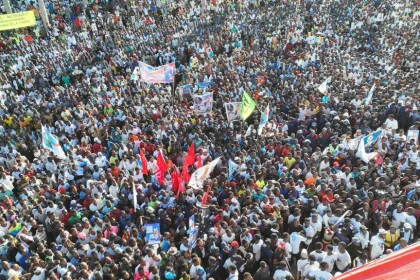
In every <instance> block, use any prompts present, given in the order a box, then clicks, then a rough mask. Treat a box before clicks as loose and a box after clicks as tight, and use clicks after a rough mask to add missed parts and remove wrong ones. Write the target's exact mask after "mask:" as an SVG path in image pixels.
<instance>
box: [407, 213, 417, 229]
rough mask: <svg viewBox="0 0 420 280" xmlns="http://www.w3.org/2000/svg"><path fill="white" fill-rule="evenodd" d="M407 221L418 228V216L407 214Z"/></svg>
mask: <svg viewBox="0 0 420 280" xmlns="http://www.w3.org/2000/svg"><path fill="white" fill-rule="evenodd" d="M405 221H406V222H407V223H409V224H410V225H411V226H412V227H413V228H416V226H417V221H416V217H414V216H410V215H406V216H405Z"/></svg>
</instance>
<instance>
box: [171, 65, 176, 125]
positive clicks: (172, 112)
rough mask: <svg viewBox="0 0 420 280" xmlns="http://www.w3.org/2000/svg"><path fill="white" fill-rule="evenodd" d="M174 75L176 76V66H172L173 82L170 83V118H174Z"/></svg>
mask: <svg viewBox="0 0 420 280" xmlns="http://www.w3.org/2000/svg"><path fill="white" fill-rule="evenodd" d="M175 74H176V64H175V66H174V80H173V82H172V92H171V103H172V104H171V117H172V118H173V117H174V98H175Z"/></svg>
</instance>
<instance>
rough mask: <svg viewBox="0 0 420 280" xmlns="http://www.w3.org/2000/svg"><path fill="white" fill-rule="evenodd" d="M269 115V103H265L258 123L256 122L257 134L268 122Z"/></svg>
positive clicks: (259, 133)
mask: <svg viewBox="0 0 420 280" xmlns="http://www.w3.org/2000/svg"><path fill="white" fill-rule="evenodd" d="M269 115H270V105H267V108H265V110H264V112H262V113H261V119H260V123H259V124H258V135H261V133H262V131H263V129H264V127H265V125H266V124H267V123H268V116H269Z"/></svg>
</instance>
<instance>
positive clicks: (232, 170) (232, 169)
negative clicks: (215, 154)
mask: <svg viewBox="0 0 420 280" xmlns="http://www.w3.org/2000/svg"><path fill="white" fill-rule="evenodd" d="M238 170H239V165H237V164H236V163H235V162H234V161H233V160H231V159H230V160H229V181H232V180H233V179H234V178H235V177H236V175H237V174H236V171H238Z"/></svg>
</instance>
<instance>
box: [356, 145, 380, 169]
mask: <svg viewBox="0 0 420 280" xmlns="http://www.w3.org/2000/svg"><path fill="white" fill-rule="evenodd" d="M376 155H377V153H376V152H373V153H369V154H368V153H366V149H365V141H363V139H362V140H361V141H360V142H359V147H358V148H357V152H356V156H357V157H359V158H360V159H361V160H363V161H364V162H365V163H368V162H369V161H370V160H371V159H373V158H374V157H375V156H376Z"/></svg>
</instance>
